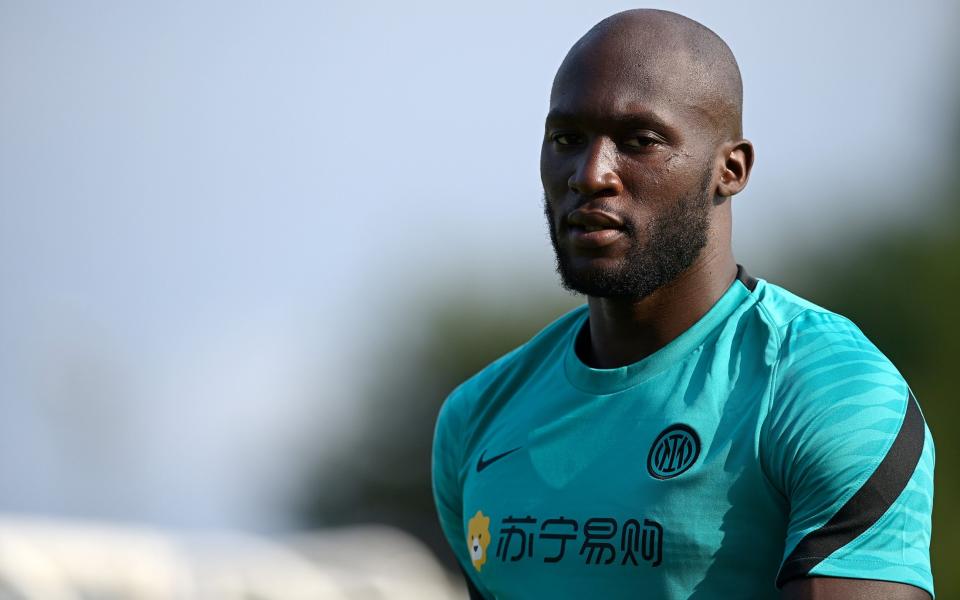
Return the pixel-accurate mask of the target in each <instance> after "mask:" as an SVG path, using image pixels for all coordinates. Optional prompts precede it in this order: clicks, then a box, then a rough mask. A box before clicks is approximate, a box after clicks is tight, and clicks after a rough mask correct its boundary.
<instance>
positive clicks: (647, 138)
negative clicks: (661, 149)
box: [623, 133, 663, 150]
mask: <svg viewBox="0 0 960 600" xmlns="http://www.w3.org/2000/svg"><path fill="white" fill-rule="evenodd" d="M662 143H663V140H661V139H660V138H659V137H657V136H655V135H653V134H651V133H637V134H633V135H630V136H628V137H627V138H626V139H625V140H624V141H623V146H624V147H626V148H630V149H632V150H644V149H646V148H650V147H652V146H658V145H660V144H662Z"/></svg>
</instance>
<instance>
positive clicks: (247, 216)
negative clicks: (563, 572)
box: [0, 0, 960, 599]
mask: <svg viewBox="0 0 960 600" xmlns="http://www.w3.org/2000/svg"><path fill="white" fill-rule="evenodd" d="M651 5H652V6H660V7H664V8H670V9H672V10H676V11H678V12H681V13H683V14H686V15H688V16H690V17H692V18H695V19H697V20H699V21H701V22H703V23H704V24H706V25H707V26H709V27H711V28H713V29H714V30H715V31H717V32H718V33H719V34H720V35H721V36H722V37H723V38H724V39H725V40H726V41H727V42H728V43H729V45H730V46H731V47H732V48H733V51H734V53H735V54H736V56H737V57H738V60H739V61H740V66H741V69H742V71H743V79H744V83H745V110H744V115H745V133H746V135H747V137H749V138H750V139H751V140H752V141H753V142H754V144H755V146H756V148H757V163H756V166H755V169H754V174H753V177H752V180H751V183H750V186H749V187H748V189H747V190H746V191H745V192H744V193H743V194H741V195H739V196H737V197H736V199H735V201H734V207H735V221H736V230H735V243H736V251H737V258H738V260H739V262H741V263H742V264H744V265H745V266H746V267H747V268H748V269H749V270H750V272H751V273H753V274H754V275H757V276H760V277H763V278H765V279H768V280H770V281H773V282H775V283H778V284H781V285H784V286H785V287H788V288H789V289H791V290H792V291H794V292H796V293H798V294H800V295H802V296H806V297H808V298H810V299H811V300H814V301H815V302H817V303H819V304H822V305H825V306H827V307H829V308H831V309H833V310H836V311H838V312H840V313H842V314H845V315H847V316H849V317H851V318H852V319H853V320H854V321H855V322H856V323H858V324H859V325H860V327H861V328H862V329H863V330H864V331H865V332H866V334H867V335H868V336H869V337H870V338H871V339H872V340H873V341H874V342H875V343H876V344H877V345H878V346H879V347H880V348H881V349H882V350H883V351H884V352H885V353H886V354H887V355H888V356H890V357H891V358H892V359H893V361H894V362H895V363H896V364H897V366H898V367H899V368H900V370H901V371H902V372H903V374H904V375H905V376H906V377H907V379H908V381H909V382H910V383H911V385H912V387H913V389H914V391H915V393H916V395H917V396H918V398H919V399H920V402H921V405H922V407H923V409H924V411H925V414H926V417H927V420H928V422H929V425H930V428H931V430H932V431H933V434H934V436H935V438H936V443H937V458H938V461H937V470H936V477H937V479H936V485H937V488H936V494H937V496H936V507H935V511H934V538H933V559H934V577H935V581H936V585H937V591H938V594H939V597H941V598H953V597H960V573H958V572H957V570H956V569H950V568H949V566H950V565H951V564H953V562H954V561H955V557H956V556H957V552H958V551H960V548H958V544H960V542H958V540H960V523H958V518H957V516H956V514H955V511H953V512H951V511H950V510H949V507H950V506H957V505H958V503H960V482H958V477H957V475H958V468H960V462H958V461H960V457H958V441H957V434H958V431H957V428H958V422H957V417H958V411H960V409H958V408H957V403H956V401H955V400H956V393H955V390H953V389H952V388H951V385H950V383H951V381H952V380H951V377H950V375H952V374H954V373H955V369H956V367H955V364H956V363H957V361H960V319H958V318H957V310H956V307H957V305H956V298H958V297H960V229H958V225H960V206H958V202H960V191H958V190H960V171H958V169H957V166H958V159H960V108H958V106H960V103H958V99H960V77H958V73H960V64H958V63H960V60H958V59H960V54H958V43H957V38H956V34H955V32H956V29H957V25H958V24H960V4H958V3H956V2H952V1H949V0H943V1H940V2H937V1H923V2H910V3H907V2H886V3H881V4H877V3H874V2H865V1H864V2H845V3H843V4H842V5H839V4H837V3H836V2H826V1H815V2H806V3H803V4H802V5H800V4H794V5H790V6H786V5H783V4H780V3H778V4H771V3H764V2H759V1H758V2H743V3H738V4H736V5H733V6H731V5H726V4H724V5H721V4H717V3H713V2H707V1H705V0H704V1H699V2H694V1H687V2H670V3H667V2H653V3H651ZM632 6H633V5H630V4H627V3H623V2H612V1H610V2H607V1H600V0H598V1H594V2H589V3H587V2H575V1H559V2H558V1H553V2H528V3H522V2H499V1H492V2H484V3H476V4H471V5H467V4H460V3H447V2H439V1H437V0H431V1H423V2H403V3H395V2H364V3H355V2H345V1H344V2H326V3H319V2H306V1H304V2H295V1H289V0H282V1H275V2H269V3H267V2H243V1H241V2H236V1H230V2H227V1H226V0H214V1H208V2H187V1H177V0H166V1H164V2H127V1H119V0H116V1H92V2H84V3H76V2H49V1H45V0H29V1H28V0H23V1H15V0H0V597H4V598H7V597H10V598H44V599H47V598H87V597H98V598H107V597H109V598H195V597H196V598H249V597H257V598H316V597H324V598H377V597H390V598H401V597H410V598H431V597H436V598H451V597H458V596H459V595H461V594H462V591H461V590H459V588H458V587H457V586H458V585H459V584H458V583H457V578H456V577H454V576H453V575H452V574H450V573H451V572H450V571H448V569H450V568H452V558H451V555H450V553H449V551H448V550H447V549H446V547H445V544H444V543H443V541H442V539H441V534H440V530H439V527H438V525H437V524H436V519H435V516H434V512H433V507H432V502H431V497H430V487H429V450H430V443H431V435H432V429H433V424H434V419H435V416H436V413H437V410H438V407H439V405H440V403H441V402H442V401H443V399H444V397H445V396H446V394H447V393H448V392H449V391H450V390H451V389H452V388H453V387H454V386H455V385H456V384H457V383H459V382H460V381H462V380H463V379H464V378H466V377H467V376H469V375H470V374H472V373H473V372H475V371H476V370H478V369H479V368H481V367H482V366H484V365H485V364H486V363H487V362H489V361H490V360H492V359H494V358H496V357H497V356H499V355H500V354H502V353H504V352H506V351H507V350H509V349H511V348H512V347H514V346H515V345H517V344H518V343H520V342H522V341H523V340H525V339H526V338H528V337H529V336H530V335H531V334H532V333H534V332H535V331H537V330H538V329H539V328H541V327H543V326H544V325H545V324H547V323H548V322H550V321H551V320H553V319H554V318H556V317H557V316H559V315H560V314H561V313H563V312H564V311H566V310H568V309H570V308H572V307H574V306H576V305H578V304H579V303H581V302H582V298H578V297H575V296H572V295H569V294H567V293H565V292H563V291H562V290H561V289H560V288H559V285H558V284H557V278H556V275H555V274H554V270H553V257H552V253H551V250H550V247H549V241H548V238H547V234H546V230H545V226H544V223H543V216H542V208H541V196H542V189H541V187H540V182H539V172H538V160H539V147H540V138H541V135H542V126H543V118H544V116H545V112H546V107H547V99H548V93H549V87H550V83H551V80H552V77H553V74H554V72H555V70H556V68H557V67H558V66H559V64H560V61H561V60H562V58H563V56H564V54H565V53H566V51H567V49H568V48H569V46H570V45H571V44H572V43H573V42H574V41H575V40H576V39H577V38H578V37H579V36H580V35H581V34H582V33H584V32H585V31H586V30H587V29H588V28H589V27H590V26H591V25H592V24H593V23H595V22H596V21H598V20H600V19H601V18H603V17H605V16H607V15H609V14H611V13H613V12H616V11H619V10H622V9H625V8H630V7H632Z"/></svg>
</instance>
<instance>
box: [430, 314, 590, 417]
mask: <svg viewBox="0 0 960 600" xmlns="http://www.w3.org/2000/svg"><path fill="white" fill-rule="evenodd" d="M586 313H587V307H586V306H585V305H584V306H579V307H577V308H575V309H573V310H571V311H569V312H567V313H566V314H564V315H562V316H561V317H559V318H558V319H556V320H555V321H553V322H552V323H550V324H549V325H547V326H546V327H544V328H543V329H542V330H540V331H539V332H538V333H537V334H536V335H534V336H533V337H532V338H530V339H529V340H528V341H527V342H525V343H524V344H522V345H520V346H518V347H517V348H514V349H513V350H511V351H510V352H507V353H506V354H504V355H503V356H501V357H500V358H498V359H496V360H495V361H493V362H491V363H490V364H489V365H487V366H486V367H484V368H483V369H481V370H480V371H478V372H477V373H476V374H474V375H473V376H471V377H470V378H469V379H467V380H466V381H464V382H463V383H461V384H460V385H459V386H457V387H456V388H455V389H454V390H453V391H452V392H451V393H450V395H449V396H448V397H447V399H446V401H445V402H444V403H443V407H442V408H441V410H440V420H441V421H444V420H448V419H450V420H457V421H462V422H474V421H476V419H477V416H478V413H479V412H482V411H484V410H490V409H491V408H492V406H491V399H492V398H494V397H499V396H504V395H505V393H506V392H509V391H510V390H511V389H513V388H515V387H516V386H518V385H520V384H522V383H523V382H525V381H527V380H529V379H530V378H531V377H535V376H536V375H537V372H538V371H539V370H540V369H541V368H542V367H543V366H544V365H546V364H554V362H553V361H556V360H562V356H563V352H564V351H565V350H566V348H567V344H568V342H569V341H570V340H571V338H572V336H573V335H575V334H576V329H577V327H578V325H580V324H581V323H583V320H584V319H585V318H586Z"/></svg>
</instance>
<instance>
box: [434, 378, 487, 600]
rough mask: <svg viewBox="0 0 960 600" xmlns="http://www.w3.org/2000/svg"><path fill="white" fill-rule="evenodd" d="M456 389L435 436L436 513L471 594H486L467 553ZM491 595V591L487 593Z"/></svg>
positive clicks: (479, 595)
mask: <svg viewBox="0 0 960 600" xmlns="http://www.w3.org/2000/svg"><path fill="white" fill-rule="evenodd" d="M457 393H458V391H457V390H455V391H454V392H453V394H451V395H450V397H449V398H447V401H446V402H445V403H444V405H443V408H442V409H441V410H440V415H439V417H438V418H437V426H436V429H435V431H434V436H433V460H432V481H433V500H434V504H435V505H436V507H437V516H438V517H439V519H440V527H441V529H443V534H444V536H445V537H446V539H447V543H448V544H449V545H450V548H451V549H452V550H453V553H454V555H455V556H456V558H457V563H458V564H459V565H460V569H461V570H462V571H463V573H464V577H465V578H466V579H467V585H468V586H471V585H472V586H473V587H474V588H475V589H471V590H470V597H471V598H475V597H483V596H481V594H484V593H485V592H482V591H481V590H483V587H482V586H481V585H480V584H478V583H477V581H475V580H474V579H473V578H472V577H470V575H468V573H470V571H472V570H473V567H472V566H471V563H470V557H469V554H468V553H467V536H466V533H465V532H464V530H463V486H462V479H461V476H460V471H461V465H462V464H463V460H462V455H463V453H462V450H461V445H460V442H461V440H462V439H463V438H462V430H461V427H460V422H461V421H460V419H459V418H458V417H459V415H458V414H457V408H458V407H457V405H456V404H457V399H456V395H457ZM487 596H488V597H489V595H487Z"/></svg>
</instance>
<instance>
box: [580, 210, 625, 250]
mask: <svg viewBox="0 0 960 600" xmlns="http://www.w3.org/2000/svg"><path fill="white" fill-rule="evenodd" d="M567 228H568V230H569V234H570V238H571V241H572V242H573V244H574V245H575V246H579V247H581V248H602V247H603V246H607V245H609V244H612V243H614V242H616V241H617V240H618V239H620V238H621V237H622V236H624V235H625V234H624V231H623V221H621V220H620V218H619V217H617V216H616V215H613V214H610V213H607V212H603V211H600V210H584V209H582V208H578V209H577V210H575V211H573V212H571V213H570V214H569V215H567Z"/></svg>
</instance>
